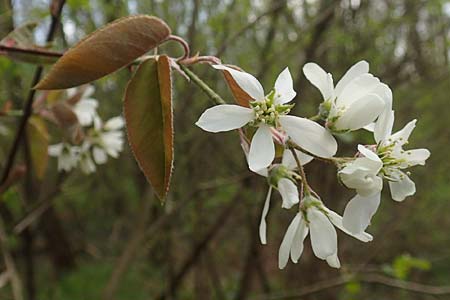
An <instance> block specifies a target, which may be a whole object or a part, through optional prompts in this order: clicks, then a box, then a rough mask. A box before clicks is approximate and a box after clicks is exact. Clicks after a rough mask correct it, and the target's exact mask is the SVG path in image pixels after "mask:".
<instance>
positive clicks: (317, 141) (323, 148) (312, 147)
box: [279, 116, 337, 157]
mask: <svg viewBox="0 0 450 300" xmlns="http://www.w3.org/2000/svg"><path fill="white" fill-rule="evenodd" d="M279 121H280V124H281V126H282V127H283V129H284V130H285V131H286V133H287V134H288V135H289V136H290V138H291V139H292V140H293V141H294V142H295V143H296V144H297V145H299V146H300V147H302V148H303V149H305V150H307V151H309V152H311V153H312V154H315V155H317V156H320V157H332V156H333V155H334V154H336V151H337V142H336V140H335V139H334V137H333V136H332V135H331V133H329V132H328V130H326V129H325V128H324V127H322V126H320V125H319V124H317V123H316V122H313V121H311V120H308V119H305V118H300V117H295V116H280V118H279Z"/></svg>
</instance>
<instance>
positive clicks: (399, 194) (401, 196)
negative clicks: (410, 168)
mask: <svg viewBox="0 0 450 300" xmlns="http://www.w3.org/2000/svg"><path fill="white" fill-rule="evenodd" d="M400 173H401V178H400V179H399V181H390V182H389V188H390V189H391V196H392V199H393V200H395V201H403V200H405V198H406V197H408V196H412V195H414V194H415V193H416V185H415V183H414V181H412V180H411V179H410V178H409V177H408V176H407V175H406V174H405V173H403V172H400Z"/></svg>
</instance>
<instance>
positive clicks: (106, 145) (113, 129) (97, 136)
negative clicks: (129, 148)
mask: <svg viewBox="0 0 450 300" xmlns="http://www.w3.org/2000/svg"><path fill="white" fill-rule="evenodd" d="M124 125H125V122H124V120H123V118H122V117H120V116H118V117H114V118H111V119H109V120H108V121H107V122H106V123H105V124H102V121H101V120H100V119H99V118H98V117H97V118H95V119H94V128H93V130H92V131H91V132H90V133H89V134H90V136H89V137H88V138H87V139H88V140H89V142H90V144H91V145H92V154H93V158H94V161H95V163H97V164H104V163H106V162H107V160H108V155H109V156H111V157H114V158H117V157H119V153H120V152H121V151H122V150H123V143H124V138H123V132H122V130H121V129H122V128H123V126H124Z"/></svg>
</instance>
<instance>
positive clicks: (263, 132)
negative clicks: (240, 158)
mask: <svg viewBox="0 0 450 300" xmlns="http://www.w3.org/2000/svg"><path fill="white" fill-rule="evenodd" d="M274 158H275V145H274V143H273V138H272V132H271V131H270V127H269V126H267V125H259V128H258V130H256V133H255V135H254V136H253V138H252V143H251V144H250V152H249V153H248V165H249V167H250V170H252V171H253V172H258V171H260V170H261V169H263V168H266V167H268V166H269V165H270V164H271V163H272V161H273V159H274Z"/></svg>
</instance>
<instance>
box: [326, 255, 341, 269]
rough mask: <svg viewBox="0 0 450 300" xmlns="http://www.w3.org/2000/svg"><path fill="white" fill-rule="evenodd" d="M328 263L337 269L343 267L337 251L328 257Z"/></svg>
mask: <svg viewBox="0 0 450 300" xmlns="http://www.w3.org/2000/svg"><path fill="white" fill-rule="evenodd" d="M326 260H327V264H328V265H329V266H330V267H332V268H335V269H339V268H340V267H341V262H340V261H339V258H338V256H337V253H334V254H333V255H331V256H328V257H327V259H326Z"/></svg>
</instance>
